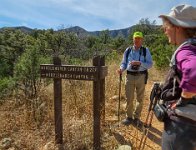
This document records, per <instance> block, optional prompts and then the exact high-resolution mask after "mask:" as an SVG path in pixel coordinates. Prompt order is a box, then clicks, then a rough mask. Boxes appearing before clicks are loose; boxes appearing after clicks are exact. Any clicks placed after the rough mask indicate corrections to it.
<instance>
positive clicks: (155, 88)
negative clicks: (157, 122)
mask: <svg viewBox="0 0 196 150" xmlns="http://www.w3.org/2000/svg"><path fill="white" fill-rule="evenodd" d="M159 87H160V84H159V83H154V85H153V89H152V91H151V94H150V105H149V108H148V114H147V117H146V121H145V123H144V125H145V129H144V131H143V135H142V138H141V141H140V145H139V150H143V149H144V147H145V144H146V139H147V136H148V132H149V128H150V127H151V123H152V118H153V109H154V107H155V105H156V103H157V101H158V96H157V94H158V93H159V92H160V91H158V90H159Z"/></svg>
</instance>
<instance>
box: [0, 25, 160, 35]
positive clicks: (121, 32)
mask: <svg viewBox="0 0 196 150" xmlns="http://www.w3.org/2000/svg"><path fill="white" fill-rule="evenodd" d="M133 27H134V26H131V27H128V28H124V29H118V30H108V31H109V35H110V36H111V37H112V38H115V37H118V36H121V37H125V38H127V37H128V35H129V34H130V32H131V30H132V29H133ZM154 27H155V28H156V27H158V26H154ZM6 28H8V29H18V30H21V31H22V32H25V33H31V32H32V31H33V30H37V29H31V28H28V27H25V26H19V27H4V28H0V31H2V30H3V29H6ZM59 31H66V32H73V33H75V34H77V36H78V37H80V38H83V37H87V36H90V35H94V36H99V35H100V34H101V32H102V31H86V30H85V29H83V28H81V27H79V26H74V27H70V28H66V29H62V30H59Z"/></svg>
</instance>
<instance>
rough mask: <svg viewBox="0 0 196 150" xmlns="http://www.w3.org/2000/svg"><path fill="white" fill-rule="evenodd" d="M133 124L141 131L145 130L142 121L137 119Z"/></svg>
mask: <svg viewBox="0 0 196 150" xmlns="http://www.w3.org/2000/svg"><path fill="white" fill-rule="evenodd" d="M133 123H134V125H135V126H137V127H138V128H139V129H142V128H143V122H142V121H141V120H140V119H138V118H135V119H134V120H133Z"/></svg>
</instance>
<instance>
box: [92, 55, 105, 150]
mask: <svg viewBox="0 0 196 150" xmlns="http://www.w3.org/2000/svg"><path fill="white" fill-rule="evenodd" d="M104 65H105V58H104V57H101V56H97V57H94V59H93V66H96V67H97V69H98V70H97V71H98V76H97V80H96V81H93V119H94V124H93V130H94V131H93V141H94V143H93V144H94V146H93V147H94V150H100V149H101V146H100V145H101V143H100V140H101V139H100V138H101V120H102V122H104V119H105V117H104V116H105V110H104V109H105V78H102V75H103V70H102V66H104Z"/></svg>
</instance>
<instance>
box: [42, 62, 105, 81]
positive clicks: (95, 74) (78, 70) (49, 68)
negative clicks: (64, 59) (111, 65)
mask: <svg viewBox="0 0 196 150" xmlns="http://www.w3.org/2000/svg"><path fill="white" fill-rule="evenodd" d="M99 73H100V74H99ZM40 74H41V77H42V78H57V79H72V80H88V81H96V80H97V79H98V78H99V77H100V79H102V78H105V76H106V75H107V67H106V66H101V67H100V69H99V68H98V67H95V66H93V67H84V66H72V65H53V64H42V65H40Z"/></svg>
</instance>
